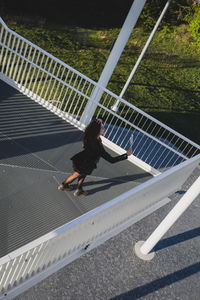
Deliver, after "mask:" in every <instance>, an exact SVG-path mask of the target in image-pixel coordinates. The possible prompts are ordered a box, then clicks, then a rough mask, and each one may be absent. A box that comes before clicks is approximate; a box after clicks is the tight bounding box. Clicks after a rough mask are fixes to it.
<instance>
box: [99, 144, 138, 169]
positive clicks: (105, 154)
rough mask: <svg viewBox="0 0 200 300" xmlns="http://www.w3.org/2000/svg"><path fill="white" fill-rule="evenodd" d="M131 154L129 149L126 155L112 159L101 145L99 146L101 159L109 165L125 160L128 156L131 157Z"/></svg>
mask: <svg viewBox="0 0 200 300" xmlns="http://www.w3.org/2000/svg"><path fill="white" fill-rule="evenodd" d="M131 153H132V150H130V149H129V150H128V151H127V152H126V153H124V154H122V155H118V156H115V157H113V156H111V155H110V154H109V153H108V152H107V151H106V150H105V149H104V147H103V145H101V157H103V158H104V159H105V160H107V161H108V162H110V163H111V164H114V163H116V162H118V161H122V160H125V159H127V157H128V156H129V155H131Z"/></svg>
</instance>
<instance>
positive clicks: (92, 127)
mask: <svg viewBox="0 0 200 300" xmlns="http://www.w3.org/2000/svg"><path fill="white" fill-rule="evenodd" d="M100 130H101V123H100V122H99V121H98V119H94V120H92V122H90V124H89V125H88V126H87V127H86V129H85V133H84V137H83V144H84V146H85V145H88V144H94V143H96V141H97V137H98V135H99V133H100Z"/></svg>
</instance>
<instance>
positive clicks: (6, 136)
mask: <svg viewBox="0 0 200 300" xmlns="http://www.w3.org/2000/svg"><path fill="white" fill-rule="evenodd" d="M0 90H1V94H0V143H1V147H0V176H1V186H0V190H1V193H0V223H1V225H0V240H1V243H0V257H3V256H5V255H6V254H8V253H10V252H12V251H14V250H16V249H18V248H19V247H21V246H23V245H25V244H27V243H29V242H31V241H33V240H35V239H37V238H39V237H41V236H43V235H44V234H46V233H48V232H50V231H52V230H54V229H56V228H58V227H60V226H62V225H63V224H65V223H68V222H70V221H71V220H74V219H76V218H77V217H79V216H80V215H83V214H84V213H86V212H88V211H90V210H92V209H94V208H96V207H98V206H100V205H101V204H103V203H106V202H107V201H109V200H111V199H113V198H115V197H117V196H118V195H120V194H122V193H124V192H126V191H128V190H130V189H131V188H133V187H136V186H137V185H139V184H140V183H142V182H145V181H146V180H148V179H150V178H151V177H152V175H151V174H149V173H147V172H145V171H144V170H142V169H140V168H139V167H137V166H135V165H134V164H132V163H130V162H129V161H123V162H120V163H118V164H113V165H111V164H109V163H108V162H106V161H104V160H103V159H101V160H100V162H99V165H98V168H97V169H96V170H95V171H94V172H93V173H92V175H91V176H88V177H87V178H86V180H85V189H87V190H88V191H89V196H88V197H78V198H77V197H74V196H73V193H72V192H60V191H58V190H57V186H58V184H59V183H61V182H62V181H63V179H64V178H65V177H67V176H68V175H69V174H70V172H71V171H72V166H71V161H70V157H71V156H72V155H73V154H74V153H76V152H78V151H80V150H81V149H82V136H83V133H82V131H80V130H78V129H77V128H75V127H74V126H72V125H71V124H69V123H67V122H66V121H64V120H62V119H61V118H59V117H58V116H56V115H54V114H53V113H52V112H50V111H48V110H47V109H45V108H44V107H42V106H41V105H39V104H37V103H36V102H34V101H33V100H31V99H30V98H28V97H27V96H25V95H23V94H22V93H20V92H19V91H17V90H16V89H14V88H12V87H11V86H9V85H7V84H6V83H4V82H3V81H0ZM107 150H108V151H109V152H110V153H111V154H112V155H116V153H114V152H112V151H111V150H109V149H107ZM75 185H76V184H74V187H75Z"/></svg>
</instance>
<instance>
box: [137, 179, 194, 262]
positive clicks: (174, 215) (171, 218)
mask: <svg viewBox="0 0 200 300" xmlns="http://www.w3.org/2000/svg"><path fill="white" fill-rule="evenodd" d="M199 194H200V176H199V178H198V179H197V180H196V181H195V182H194V183H193V184H192V186H191V187H190V188H189V189H188V191H187V192H186V193H185V195H184V196H183V197H182V198H181V199H180V200H179V202H178V203H177V204H176V205H175V206H174V208H173V209H172V210H171V211H170V212H169V213H168V215H167V216H166V217H165V218H164V220H163V221H162V222H161V223H160V225H159V226H158V227H157V228H156V229H155V230H154V232H153V233H152V234H151V235H150V236H149V238H148V239H147V240H146V241H145V242H144V241H139V242H137V243H136V244H135V253H136V255H137V256H138V257H139V258H141V259H143V260H150V259H152V258H153V257H154V254H155V253H154V252H152V253H150V251H151V250H152V249H153V248H154V246H155V245H156V244H157V243H158V241H159V240H160V239H161V238H162V236H163V235H164V234H165V233H166V232H167V231H168V229H169V228H170V227H171V226H172V225H173V224H174V223H175V222H176V221H177V220H178V218H179V217H180V216H181V215H182V214H183V213H184V211H185V210H186V209H187V208H188V206H189V205H190V204H191V203H192V202H193V201H194V200H195V199H196V197H197V196H198V195H199Z"/></svg>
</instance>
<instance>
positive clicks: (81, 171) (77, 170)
mask: <svg viewBox="0 0 200 300" xmlns="http://www.w3.org/2000/svg"><path fill="white" fill-rule="evenodd" d="M104 133H105V129H104V125H103V121H102V120H101V119H94V120H92V122H91V123H90V124H89V125H88V126H87V127H86V129H85V133H84V137H83V147H84V150H83V151H81V152H79V153H77V154H76V155H74V156H73V157H72V158H71V160H72V164H73V169H74V173H73V174H72V175H70V176H69V177H68V178H66V179H65V181H64V182H63V183H62V184H61V185H60V186H59V187H58V189H59V190H61V191H71V190H72V189H73V188H72V187H71V186H70V185H69V183H72V182H73V181H74V180H75V179H77V178H78V186H77V189H76V191H75V192H74V196H79V195H84V196H87V195H88V192H86V191H84V190H83V188H82V185H83V181H84V179H85V177H86V176H87V175H90V174H91V173H92V171H93V170H94V169H96V167H97V163H98V162H99V159H100V158H101V157H103V158H104V159H105V160H107V161H108V162H110V163H116V162H118V161H122V160H125V159H127V157H128V156H129V155H131V154H132V149H131V148H130V149H129V150H128V151H127V152H126V153H125V154H122V155H118V156H116V157H112V156H111V155H110V154H109V153H108V152H106V150H105V149H104V147H103V144H102V142H101V138H100V136H101V135H103V134H104Z"/></svg>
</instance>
